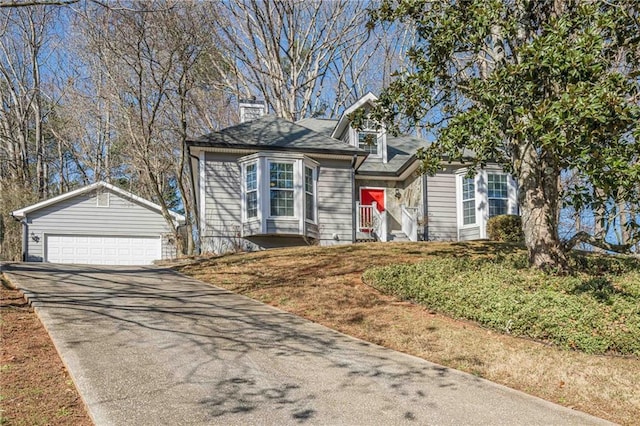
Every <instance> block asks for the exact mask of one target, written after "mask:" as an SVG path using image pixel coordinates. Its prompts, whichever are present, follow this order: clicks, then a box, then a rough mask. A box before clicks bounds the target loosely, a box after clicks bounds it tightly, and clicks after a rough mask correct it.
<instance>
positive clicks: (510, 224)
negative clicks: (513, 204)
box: [487, 214, 524, 243]
mask: <svg viewBox="0 0 640 426" xmlns="http://www.w3.org/2000/svg"><path fill="white" fill-rule="evenodd" d="M487 236H488V237H489V239H490V240H492V241H503V242H505V243H522V242H524V234H523V233H522V219H521V218H520V216H516V215H513V214H503V215H499V216H493V217H490V218H489V220H488V221H487Z"/></svg>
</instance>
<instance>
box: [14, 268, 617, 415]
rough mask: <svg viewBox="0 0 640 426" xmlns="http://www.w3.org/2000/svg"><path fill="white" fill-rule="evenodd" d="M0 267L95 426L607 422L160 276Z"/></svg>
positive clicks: (145, 271) (159, 272) (140, 271)
mask: <svg viewBox="0 0 640 426" xmlns="http://www.w3.org/2000/svg"><path fill="white" fill-rule="evenodd" d="M5 272H6V273H8V275H9V278H10V279H11V280H12V281H13V282H14V283H15V284H17V285H18V286H19V288H21V289H22V290H23V291H24V292H25V293H26V294H27V295H28V298H29V299H30V300H31V302H32V304H33V306H34V307H35V308H36V312H37V313H38V315H39V316H40V318H41V320H42V322H43V323H44V325H45V327H46V328H47V330H48V331H49V333H50V335H51V337H52V339H53V341H54V343H55V345H56V347H57V349H58V351H59V352H60V354H61V356H62V358H63V361H64V362H65V364H66V365H67V367H68V369H69V372H70V374H71V376H72V377H73V380H74V381H75V383H76V385H77V387H78V389H79V391H80V393H81V395H82V397H83V399H84V400H85V402H86V404H87V406H88V409H89V412H90V414H91V416H92V418H93V419H94V421H95V423H96V424H97V425H99V426H102V425H160V424H167V425H168V424H170V425H187V424H197V425H215V424H221V425H234V424H237V425H251V424H260V425H287V424H323V425H395V424H398V425H399V424H412V425H426V424H443V425H444V424H452V425H463V424H473V425H478V424H491V425H497V424H505V425H513V424H522V425H550V424H555V425H559V424H562V425H567V424H575V425H587V424H605V422H604V421H602V420H600V419H597V418H594V417H590V416H587V415H585V414H583V413H580V412H576V411H572V410H569V409H567V408H563V407H560V406H557V405H554V404H551V403H549V402H546V401H543V400H541V399H538V398H534V397H531V396H528V395H525V394H523V393H520V392H516V391H513V390H511V389H508V388H505V387H503V386H499V385H496V384H493V383H491V382H488V381H486V380H482V379H479V378H477V377H474V376H471V375H468V374H464V373H461V372H458V371H455V370H451V369H448V368H444V367H441V366H439V365H435V364H432V363H429V362H426V361H424V360H421V359H418V358H415V357H412V356H408V355H405V354H402V353H399V352H395V351H392V350H388V349H384V348H381V347H379V346H376V345H372V344H369V343H366V342H363V341H360V340H357V339H353V338H350V337H348V336H345V335H342V334H340V333H337V332H334V331H331V330H329V329H327V328H325V327H322V326H319V325H317V324H313V323H311V322H308V321H306V320H303V319H301V318H299V317H297V316H294V315H291V314H287V313H284V312H282V311H280V310H277V309H274V308H271V307H269V306H266V305H264V304H261V303H258V302H256V301H253V300H251V299H248V298H246V297H243V296H238V295H235V294H232V293H229V292H227V291H225V290H222V289H219V288H216V287H214V286H210V285H208V284H204V283H202V282H199V281H196V280H193V279H190V278H187V277H185V276H182V275H180V274H177V273H175V272H173V271H171V270H168V269H162V268H155V267H115V266H114V267H111V266H101V267H94V266H77V265H76V266H70V265H52V264H12V265H5Z"/></svg>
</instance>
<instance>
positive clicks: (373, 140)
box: [358, 130, 379, 155]
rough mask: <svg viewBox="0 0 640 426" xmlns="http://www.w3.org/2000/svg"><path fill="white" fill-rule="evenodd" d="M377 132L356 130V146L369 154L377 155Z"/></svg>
mask: <svg viewBox="0 0 640 426" xmlns="http://www.w3.org/2000/svg"><path fill="white" fill-rule="evenodd" d="M378 145H379V144H378V132H375V131H374V132H372V131H369V130H361V131H359V132H358V148H360V149H362V150H364V151H367V152H368V153H369V154H372V155H378Z"/></svg>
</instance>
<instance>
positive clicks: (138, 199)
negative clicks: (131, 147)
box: [11, 181, 185, 223]
mask: <svg viewBox="0 0 640 426" xmlns="http://www.w3.org/2000/svg"><path fill="white" fill-rule="evenodd" d="M98 188H106V189H109V190H110V191H113V192H115V193H117V194H120V195H122V196H124V197H127V198H130V199H132V200H134V201H136V202H138V203H140V204H142V205H144V206H147V207H149V208H151V209H153V210H156V211H158V212H162V208H161V207H160V206H159V205H157V204H155V203H152V202H151V201H149V200H145V199H144V198H142V197H139V196H137V195H135V194H132V193H131V192H128V191H125V190H124V189H121V188H118V187H117V186H114V185H111V184H110V183H107V182H103V181H100V182H96V183H93V184H91V185H87V186H84V187H82V188H78V189H76V190H74V191H70V192H66V193H64V194H60V195H58V196H57V197H53V198H49V199H48V200H44V201H40V202H39V203H36V204H33V205H31V206H28V207H24V208H22V209H19V210H15V211H13V212H11V216H13V217H15V218H16V219H23V218H24V217H25V216H26V215H27V214H28V213H31V212H34V211H36V210H40V209H42V208H44V207H47V206H51V205H53V204H56V203H59V202H61V201H64V200H68V199H69V198H73V197H76V196H78V195H81V194H84V193H87V192H91V191H93V190H94V189H98ZM169 214H170V215H171V217H173V219H174V220H175V221H176V222H178V223H184V222H185V217H184V216H183V215H181V214H178V213H176V212H172V211H169Z"/></svg>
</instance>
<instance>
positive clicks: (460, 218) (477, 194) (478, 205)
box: [456, 170, 483, 239]
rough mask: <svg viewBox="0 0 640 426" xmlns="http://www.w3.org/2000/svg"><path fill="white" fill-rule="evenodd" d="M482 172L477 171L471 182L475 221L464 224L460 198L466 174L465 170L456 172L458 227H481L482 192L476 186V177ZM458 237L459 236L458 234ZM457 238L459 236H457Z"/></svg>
mask: <svg viewBox="0 0 640 426" xmlns="http://www.w3.org/2000/svg"><path fill="white" fill-rule="evenodd" d="M481 173H482V172H478V173H477V174H476V175H475V176H474V178H473V184H474V186H475V188H474V189H475V193H474V201H475V206H476V208H475V211H476V218H475V222H474V223H469V224H467V225H465V224H464V209H463V204H462V203H463V200H462V190H463V186H462V184H463V182H464V178H465V177H466V175H467V170H464V171H458V172H457V173H456V211H457V223H458V229H471V228H478V227H481V225H482V215H481V210H482V204H481V203H482V201H483V200H482V194H480V191H479V188H478V186H479V185H478V181H479V179H478V177H479V176H480V174H481ZM458 237H459V236H458ZM458 239H459V238H458Z"/></svg>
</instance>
